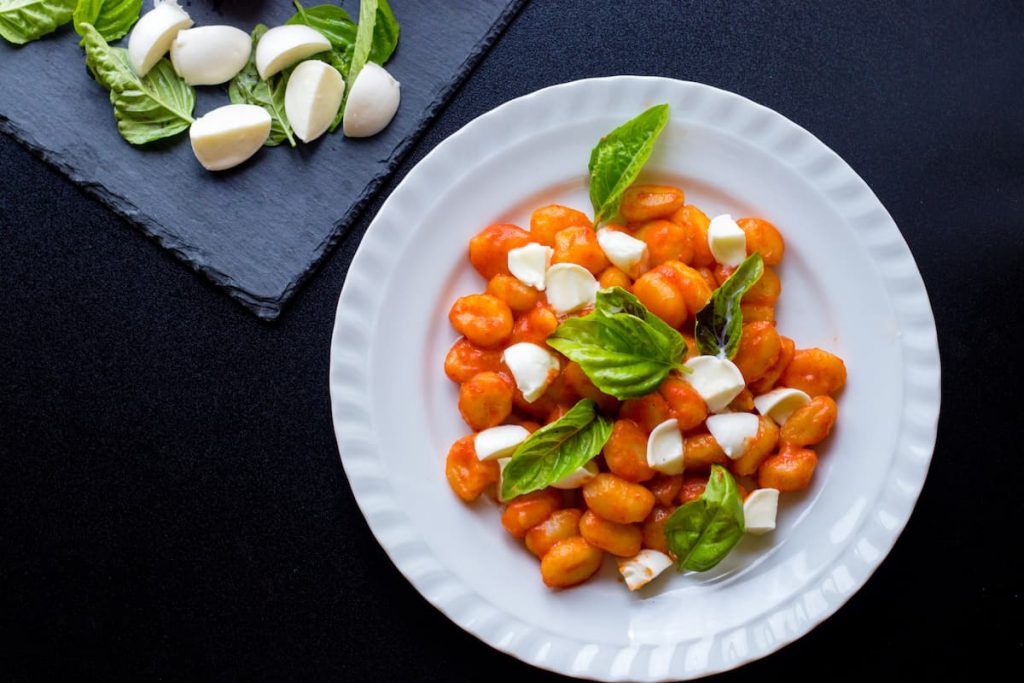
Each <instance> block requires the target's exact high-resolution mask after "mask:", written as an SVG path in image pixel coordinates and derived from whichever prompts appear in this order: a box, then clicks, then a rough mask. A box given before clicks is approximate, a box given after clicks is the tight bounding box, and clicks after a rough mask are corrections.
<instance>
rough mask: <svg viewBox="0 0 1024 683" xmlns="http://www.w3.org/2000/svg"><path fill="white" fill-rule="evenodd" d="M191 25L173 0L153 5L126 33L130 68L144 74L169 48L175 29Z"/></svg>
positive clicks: (190, 19)
mask: <svg viewBox="0 0 1024 683" xmlns="http://www.w3.org/2000/svg"><path fill="white" fill-rule="evenodd" d="M191 25H192V17H190V16H189V15H188V12H186V11H185V10H183V9H182V8H181V7H179V6H178V3H177V2H175V1H174V0H168V2H162V3H159V4H156V5H154V7H153V9H151V10H149V11H148V12H146V13H145V14H143V15H142V18H140V19H139V21H138V23H136V24H135V29H134V30H132V34H131V35H130V36H128V64H129V65H131V67H132V70H133V71H135V73H137V74H138V75H139V76H145V75H146V74H148V73H149V70H150V69H152V68H153V67H154V66H155V65H156V63H157V62H159V61H160V59H161V58H162V57H163V56H164V55H165V54H167V51H168V50H170V49H171V43H172V42H173V41H174V38H175V37H176V36H177V35H178V31H180V30H181V29H183V28H188V27H189V26H191ZM248 40H249V37H248V36H246V41H248Z"/></svg>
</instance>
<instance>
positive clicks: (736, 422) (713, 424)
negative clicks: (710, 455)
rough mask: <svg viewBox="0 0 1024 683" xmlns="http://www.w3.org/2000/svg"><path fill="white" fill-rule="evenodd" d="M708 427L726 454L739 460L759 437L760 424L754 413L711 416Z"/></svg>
mask: <svg viewBox="0 0 1024 683" xmlns="http://www.w3.org/2000/svg"><path fill="white" fill-rule="evenodd" d="M707 425H708V431H709V432H711V436H713V437H715V441H717V442H718V445H719V446H721V447H722V450H723V451H724V452H725V454H726V455H727V456H729V457H730V458H732V459H733V460H737V459H739V458H741V457H742V456H743V454H744V453H746V452H747V447H748V446H750V442H751V439H753V438H754V437H755V436H757V429H758V427H759V426H760V422H759V421H758V419H757V415H754V414H753V413H722V414H721V415H710V416H709V417H708V419H707Z"/></svg>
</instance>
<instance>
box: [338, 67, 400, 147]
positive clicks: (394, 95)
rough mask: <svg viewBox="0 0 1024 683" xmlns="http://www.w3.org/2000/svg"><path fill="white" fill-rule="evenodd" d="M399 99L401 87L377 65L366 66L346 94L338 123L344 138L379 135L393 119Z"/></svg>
mask: <svg viewBox="0 0 1024 683" xmlns="http://www.w3.org/2000/svg"><path fill="white" fill-rule="evenodd" d="M401 99H402V87H401V84H400V83H399V82H398V81H396V80H395V79H394V78H392V77H391V74H389V73H388V72H387V69H385V68H384V67H382V66H381V65H380V64H374V63H373V62H367V64H366V66H364V67H363V68H362V69H360V71H359V73H358V74H357V75H356V81H355V83H353V84H352V90H351V91H349V93H348V101H347V102H346V103H345V116H344V118H343V119H342V127H343V129H344V131H345V135H347V136H348V137H350V138H367V137H370V136H371V135H376V134H377V133H379V132H381V131H382V130H384V129H385V128H387V126H388V124H389V123H391V119H393V118H395V112H397V111H398V104H399V101H400V100H401Z"/></svg>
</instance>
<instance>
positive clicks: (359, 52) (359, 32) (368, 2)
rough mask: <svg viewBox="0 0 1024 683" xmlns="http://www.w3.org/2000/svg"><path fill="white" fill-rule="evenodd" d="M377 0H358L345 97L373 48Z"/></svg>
mask: <svg viewBox="0 0 1024 683" xmlns="http://www.w3.org/2000/svg"><path fill="white" fill-rule="evenodd" d="M377 1H378V0H360V2H359V26H358V27H357V28H356V41H355V43H353V47H352V60H351V63H350V65H349V68H348V75H347V76H346V77H345V82H346V84H347V85H348V87H347V88H346V89H345V97H346V99H347V98H348V93H350V92H352V84H353V83H355V82H356V76H358V75H359V72H360V71H362V69H363V67H364V66H365V65H366V60H367V59H369V58H370V50H372V49H373V38H374V32H375V29H374V27H375V26H376V25H377Z"/></svg>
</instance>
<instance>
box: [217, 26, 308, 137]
mask: <svg viewBox="0 0 1024 683" xmlns="http://www.w3.org/2000/svg"><path fill="white" fill-rule="evenodd" d="M266 32H267V27H266V26H264V25H263V24H257V25H256V28H254V29H253V30H252V53H251V54H250V55H249V63H248V64H246V65H245V68H244V69H242V70H241V71H240V72H239V73H238V75H237V76H235V77H234V78H233V79H231V84H230V85H228V98H229V99H230V100H231V102H232V103H233V104H255V105H256V106H258V107H263V108H264V109H266V110H267V113H268V114H270V137H268V138H267V141H266V143H264V144H265V145H266V146H267V147H276V146H277V145H280V144H281V143H282V142H284V141H285V140H287V141H288V143H289V144H290V145H291V146H292V147H294V146H295V137H294V136H293V135H292V126H291V124H290V123H288V116H287V115H286V114H285V111H284V93H285V89H286V88H287V87H288V77H289V76H290V75H291V70H290V69H289V70H286V71H284V72H281V73H279V74H276V75H274V76H271V77H270V78H268V79H267V80H263V79H262V78H260V74H259V72H258V71H257V70H256V44H257V43H258V42H260V38H262V37H263V34H264V33H266Z"/></svg>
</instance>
